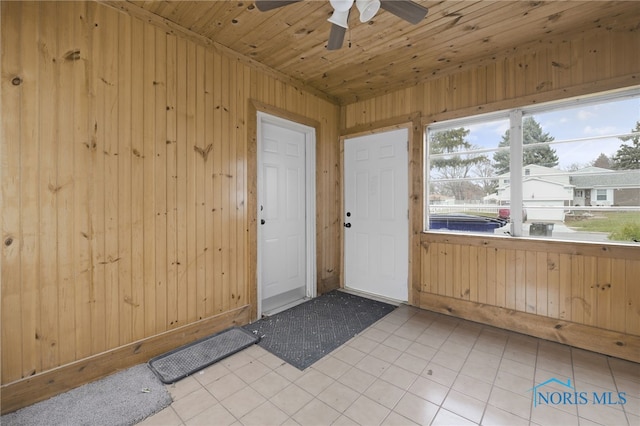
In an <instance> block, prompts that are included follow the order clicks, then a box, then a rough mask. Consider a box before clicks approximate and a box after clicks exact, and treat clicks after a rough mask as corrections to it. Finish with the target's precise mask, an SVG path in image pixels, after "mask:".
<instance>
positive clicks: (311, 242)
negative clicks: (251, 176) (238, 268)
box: [256, 111, 317, 318]
mask: <svg viewBox="0 0 640 426" xmlns="http://www.w3.org/2000/svg"><path fill="white" fill-rule="evenodd" d="M257 113H258V115H257V150H256V151H257V161H256V165H257V183H258V186H257V198H258V203H257V209H258V211H257V217H258V220H257V227H258V229H257V231H258V232H257V237H258V238H257V244H258V248H257V254H258V259H257V263H258V265H257V274H256V275H257V281H258V282H257V285H258V289H257V290H258V291H257V310H258V318H261V317H262V230H261V226H260V206H261V205H263V204H264V203H263V201H262V196H263V194H262V191H261V189H260V188H262V187H263V186H262V183H263V182H262V173H260V170H261V167H262V154H261V152H262V144H263V139H262V124H263V123H269V124H272V125H275V126H279V127H283V128H287V129H290V130H295V131H299V132H302V133H304V134H305V150H306V155H305V161H306V164H305V168H306V179H305V180H306V187H305V188H306V191H305V193H306V196H305V210H306V220H305V222H306V244H307V246H306V266H307V270H306V297H307V298H312V297H315V296H316V294H317V285H316V279H317V278H316V277H317V274H316V129H315V128H313V127H310V126H307V125H304V124H300V123H296V122H294V121H290V120H287V119H284V118H281V117H277V116H274V115H270V114H267V113H264V112H261V111H258V112H257Z"/></svg>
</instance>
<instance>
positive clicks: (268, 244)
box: [258, 120, 313, 313]
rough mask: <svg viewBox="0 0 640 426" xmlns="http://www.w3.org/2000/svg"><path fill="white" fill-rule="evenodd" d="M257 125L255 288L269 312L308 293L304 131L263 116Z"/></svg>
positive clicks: (263, 307) (266, 311)
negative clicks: (257, 265) (257, 271)
mask: <svg viewBox="0 0 640 426" xmlns="http://www.w3.org/2000/svg"><path fill="white" fill-rule="evenodd" d="M260 126H261V127H260V130H261V132H260V137H261V140H260V146H259V149H260V157H259V158H260V162H259V168H260V171H259V172H260V177H259V186H260V187H259V192H260V193H259V212H258V220H259V222H260V225H259V226H260V229H259V231H260V232H259V236H260V238H259V239H260V241H259V244H260V247H259V250H260V254H259V258H260V269H261V271H260V281H261V292H260V293H261V302H262V303H261V305H262V306H261V307H262V312H263V313H269V312H273V311H276V310H278V309H279V308H282V307H285V306H288V305H290V304H292V303H295V302H297V301H301V300H304V298H305V297H307V295H308V284H309V283H308V281H309V279H310V274H309V273H308V272H309V268H308V266H309V265H308V264H307V262H308V258H309V253H308V250H309V244H308V243H309V241H308V229H309V227H308V223H307V218H308V217H309V215H308V214H307V209H308V206H307V193H308V186H307V181H308V177H307V138H308V133H307V132H306V130H305V129H296V128H295V126H292V127H291V128H290V127H287V126H283V125H281V124H280V123H277V122H269V121H268V120H263V121H261V123H260ZM311 216H312V217H313V215H311ZM312 220H313V219H312Z"/></svg>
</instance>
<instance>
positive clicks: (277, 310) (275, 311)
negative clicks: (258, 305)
mask: <svg viewBox="0 0 640 426" xmlns="http://www.w3.org/2000/svg"><path fill="white" fill-rule="evenodd" d="M308 300H311V298H310V297H303V298H302V299H298V300H294V301H293V302H289V303H287V304H285V305H282V306H278V307H277V308H273V309H271V310H269V311H265V312H262V318H266V317H270V316H271V315H275V314H279V313H280V312H282V311H286V310H287V309H291V308H293V307H294V306H298V305H300V304H302V303H304V302H306V301H308Z"/></svg>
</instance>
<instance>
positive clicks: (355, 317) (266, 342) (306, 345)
mask: <svg viewBox="0 0 640 426" xmlns="http://www.w3.org/2000/svg"><path fill="white" fill-rule="evenodd" d="M394 309H395V306H393V305H390V304H387V303H383V302H378V301H376V300H371V299H366V298H364V297H359V296H355V295H353V294H349V293H344V292H342V291H337V290H335V291H332V292H329V293H326V294H324V295H322V296H319V297H316V298H315V299H311V300H309V301H308V302H305V303H302V304H300V305H298V306H295V307H293V308H291V309H288V310H286V311H283V312H280V313H278V314H276V315H273V316H270V317H267V318H263V319H261V320H259V321H256V322H254V323H253V324H249V325H246V326H245V327H244V328H245V329H246V330H249V331H251V332H256V333H257V334H258V335H259V336H260V337H261V339H260V343H259V344H258V345H259V346H261V347H263V348H264V349H266V350H268V351H269V352H271V353H272V354H274V355H276V356H277V357H279V358H280V359H282V360H284V361H286V362H288V363H289V364H291V365H293V366H294V367H296V368H298V369H300V370H304V369H305V368H307V367H309V366H310V365H312V364H313V363H314V362H316V361H318V360H319V359H321V358H322V357H323V356H325V355H326V354H328V353H329V352H331V351H333V350H334V349H336V348H337V347H339V346H340V345H342V344H343V343H345V342H346V341H347V340H349V339H350V338H352V337H353V336H355V335H356V334H358V333H360V332H361V331H362V330H364V329H365V328H367V327H368V326H370V325H371V324H373V323H374V322H376V321H377V320H379V319H380V318H382V317H384V316H385V315H387V314H388V313H389V312H391V311H393V310H394Z"/></svg>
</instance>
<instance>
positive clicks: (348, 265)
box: [343, 129, 409, 301]
mask: <svg viewBox="0 0 640 426" xmlns="http://www.w3.org/2000/svg"><path fill="white" fill-rule="evenodd" d="M408 167H409V166H408V130H407V129H400V130H394V131H389V132H384V133H377V134H373V135H367V136H362V137H357V138H351V139H346V140H345V141H344V176H345V182H344V185H345V187H344V200H345V202H344V207H345V209H344V213H343V214H344V217H343V221H344V225H345V228H344V236H345V237H344V241H345V253H344V261H345V268H344V269H345V271H344V272H345V287H347V288H351V289H354V290H359V291H363V292H367V293H371V294H375V295H379V296H383V297H387V298H391V299H395V300H399V301H407V300H408V292H409V291H408V271H409V213H408V212H409V210H408V198H409V192H408V188H409V183H408V179H409V176H408V170H409V169H408Z"/></svg>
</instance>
